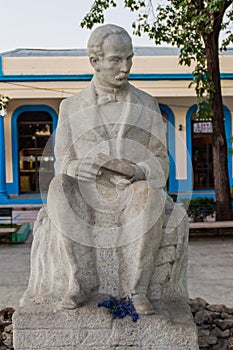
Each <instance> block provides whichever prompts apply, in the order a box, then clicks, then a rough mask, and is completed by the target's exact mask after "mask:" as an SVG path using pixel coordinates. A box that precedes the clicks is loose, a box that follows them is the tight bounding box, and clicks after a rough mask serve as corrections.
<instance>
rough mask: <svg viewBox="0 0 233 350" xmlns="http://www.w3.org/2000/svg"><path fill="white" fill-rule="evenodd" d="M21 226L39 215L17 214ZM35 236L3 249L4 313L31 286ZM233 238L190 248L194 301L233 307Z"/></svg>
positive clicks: (0, 289) (0, 285)
mask: <svg viewBox="0 0 233 350" xmlns="http://www.w3.org/2000/svg"><path fill="white" fill-rule="evenodd" d="M14 217H15V220H16V221H18V222H22V221H29V222H30V223H31V225H32V224H33V221H34V220H35V217H36V211H32V212H28V211H24V212H23V211H22V212H20V211H18V212H14ZM30 247H31V235H30V236H29V239H28V240H27V242H26V243H24V244H12V245H4V244H3V245H0V271H1V272H0V309H1V308H3V307H6V306H12V307H17V305H18V301H19V299H20V297H21V296H22V294H23V292H24V290H25V289H26V286H27V281H28V275H29V259H30ZM232 271H233V238H228V239H224V240H223V239H222V238H206V239H203V238H202V239H196V240H193V239H192V241H191V242H190V244H189V273H188V286H189V294H190V297H192V298H195V297H197V296H200V297H202V298H204V299H206V300H207V301H208V302H209V303H217V304H226V305H227V306H230V307H233V273H232Z"/></svg>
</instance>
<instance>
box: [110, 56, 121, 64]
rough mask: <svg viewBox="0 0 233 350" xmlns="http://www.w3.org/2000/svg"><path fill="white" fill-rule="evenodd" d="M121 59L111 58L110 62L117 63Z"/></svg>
mask: <svg viewBox="0 0 233 350" xmlns="http://www.w3.org/2000/svg"><path fill="white" fill-rule="evenodd" d="M120 60H121V58H120V57H112V58H111V62H114V63H118V62H120Z"/></svg>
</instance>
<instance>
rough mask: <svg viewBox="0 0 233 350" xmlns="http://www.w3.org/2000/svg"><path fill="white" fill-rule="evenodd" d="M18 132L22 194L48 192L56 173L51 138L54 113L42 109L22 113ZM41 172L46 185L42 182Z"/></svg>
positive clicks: (20, 190)
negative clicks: (40, 179) (52, 114)
mask: <svg viewBox="0 0 233 350" xmlns="http://www.w3.org/2000/svg"><path fill="white" fill-rule="evenodd" d="M17 132H18V162H19V193H20V194H37V193H46V192H47V189H48V186H49V183H50V181H51V179H52V177H53V175H54V170H53V163H54V156H53V148H52V142H51V141H50V140H51V135H52V133H53V119H52V116H51V115H50V114H49V113H48V112H46V111H39V110H38V111H25V112H22V113H21V114H20V115H19V117H18V119H17ZM49 141H50V142H49ZM45 146H46V149H45ZM44 149H45V152H44ZM41 172H42V173H43V184H40V181H39V178H40V176H41V175H40V174H41Z"/></svg>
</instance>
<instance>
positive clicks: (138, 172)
mask: <svg viewBox="0 0 233 350" xmlns="http://www.w3.org/2000/svg"><path fill="white" fill-rule="evenodd" d="M145 179H146V175H145V172H144V171H143V169H142V168H141V167H140V166H139V165H137V164H135V173H134V175H133V176H132V177H131V178H130V179H129V181H130V182H131V183H133V182H135V181H140V180H145Z"/></svg>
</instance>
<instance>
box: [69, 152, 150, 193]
mask: <svg viewBox="0 0 233 350" xmlns="http://www.w3.org/2000/svg"><path fill="white" fill-rule="evenodd" d="M101 160H102V157H98V155H97V156H96V157H86V158H83V159H82V160H74V161H72V162H71V163H70V165H69V167H68V169H67V174H68V175H70V176H72V177H78V179H79V180H81V181H92V182H93V181H95V180H96V177H97V176H100V175H101V173H102V169H101V167H102V166H103V167H104V164H103V165H102V166H101V163H102V161H101ZM114 161H115V160H113V163H114ZM119 161H120V160H119ZM110 163H111V162H108V167H109V166H110V168H111V165H110ZM128 163H129V164H130V165H131V166H133V168H134V174H133V176H131V177H130V178H128V179H122V181H120V182H122V186H123V188H125V187H126V186H127V185H129V184H130V183H133V182H135V181H140V180H144V179H145V173H144V171H143V169H142V168H141V167H140V166H138V165H137V164H135V163H133V162H130V161H129V162H128ZM113 168H114V166H113ZM112 172H113V176H112V179H110V182H112V183H113V184H116V185H117V183H116V182H119V176H115V175H116V173H114V170H112ZM117 172H118V174H119V169H118V170H117ZM117 178H118V180H117V181H116V179H117Z"/></svg>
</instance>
